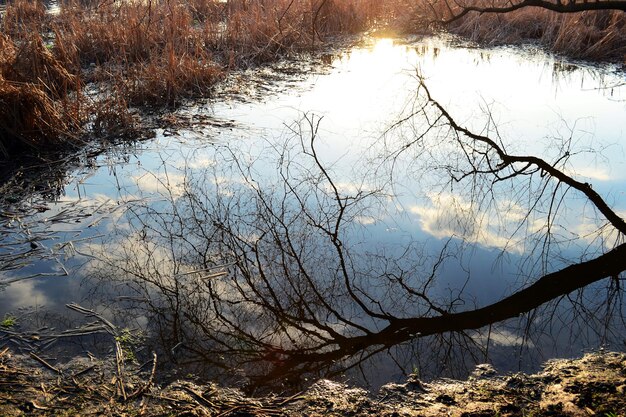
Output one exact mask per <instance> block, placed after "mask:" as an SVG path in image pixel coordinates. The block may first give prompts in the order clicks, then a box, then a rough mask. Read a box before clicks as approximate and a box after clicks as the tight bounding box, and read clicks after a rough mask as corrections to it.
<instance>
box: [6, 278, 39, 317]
mask: <svg viewBox="0 0 626 417" xmlns="http://www.w3.org/2000/svg"><path fill="white" fill-rule="evenodd" d="M11 278H12V277H11ZM36 285H37V281H35V280H25V281H19V282H15V283H13V284H11V285H9V286H7V287H5V290H4V291H5V293H4V294H3V295H2V299H3V300H4V303H5V304H4V305H3V306H2V309H3V310H5V311H16V310H17V309H19V308H24V307H34V306H38V307H41V306H43V305H47V304H50V302H49V300H48V297H47V295H46V293H45V292H44V291H42V290H41V289H38V288H36Z"/></svg>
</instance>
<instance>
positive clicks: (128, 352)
mask: <svg viewBox="0 0 626 417" xmlns="http://www.w3.org/2000/svg"><path fill="white" fill-rule="evenodd" d="M115 341H116V342H118V343H119V344H120V346H121V348H122V351H123V352H124V357H125V358H126V360H128V361H131V362H132V361H135V360H137V356H136V355H135V352H134V350H133V346H134V345H135V344H136V338H135V336H133V334H132V333H131V331H130V329H128V328H125V329H123V330H122V332H121V333H120V334H119V335H118V336H115Z"/></svg>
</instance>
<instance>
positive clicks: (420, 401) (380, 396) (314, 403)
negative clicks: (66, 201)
mask: <svg viewBox="0 0 626 417" xmlns="http://www.w3.org/2000/svg"><path fill="white" fill-rule="evenodd" d="M118 365H119V364H116V363H115V361H114V360H113V361H108V362H105V361H101V360H97V359H95V358H88V357H86V358H81V359H75V360H74V361H72V362H70V363H68V364H66V365H64V366H63V367H56V366H53V365H51V364H50V363H48V362H47V361H46V360H45V359H43V358H41V357H38V356H37V355H32V354H31V355H30V356H19V355H14V354H13V353H12V352H11V351H10V350H9V349H8V348H4V349H3V348H0V416H3V417H4V416H6V417H12V416H23V415H37V416H90V415H108V416H394V417H396V416H398V417H399V416H460V417H483V416H485V417H486V416H527V417H531V416H533V417H537V416H597V417H620V416H621V417H624V416H626V354H625V353H615V352H598V353H591V354H587V355H585V356H584V357H582V358H579V359H573V360H565V359H560V360H553V361H549V362H547V363H546V364H545V365H544V368H543V370H542V371H541V372H538V373H536V374H533V375H527V374H512V375H506V376H502V375H497V374H496V372H495V371H494V370H493V368H491V367H490V366H489V365H479V366H478V367H477V368H476V370H475V371H474V373H473V374H472V376H470V377H469V378H468V379H467V380H465V381H457V380H439V381H434V382H431V383H424V382H421V381H419V380H418V379H416V378H413V377H411V378H409V379H408V381H406V382H405V383H403V384H387V385H385V386H383V387H382V388H381V389H380V391H379V392H368V391H365V390H363V389H360V388H354V387H349V386H346V385H344V384H339V383H336V382H332V381H328V380H321V381H318V382H317V383H315V384H313V385H312V386H311V387H310V388H308V389H307V390H306V391H304V392H302V393H299V394H296V395H294V396H289V397H280V396H266V397H263V398H251V397H247V396H245V395H243V394H242V393H241V392H240V391H237V390H234V389H227V388H220V387H218V386H216V385H214V384H207V385H197V384H195V383H191V382H187V381H177V382H175V383H172V384H169V385H167V386H163V387H159V386H158V385H156V384H154V383H153V379H154V371H152V372H151V370H150V368H151V367H150V366H147V367H144V369H135V370H131V369H130V368H126V369H120V368H118ZM145 368H148V369H145Z"/></svg>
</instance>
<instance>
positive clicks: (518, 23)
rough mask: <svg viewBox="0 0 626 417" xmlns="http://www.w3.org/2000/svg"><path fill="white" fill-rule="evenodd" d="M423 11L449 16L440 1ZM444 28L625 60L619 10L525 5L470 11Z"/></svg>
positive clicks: (489, 40) (492, 40)
mask: <svg viewBox="0 0 626 417" xmlns="http://www.w3.org/2000/svg"><path fill="white" fill-rule="evenodd" d="M489 4H491V2H490V3H489ZM426 14H429V16H431V20H432V17H433V16H434V17H435V19H442V18H445V17H449V16H450V13H449V10H447V9H446V7H445V6H444V3H443V2H439V4H438V5H437V7H436V8H435V9H432V10H431V11H430V12H429V13H426ZM447 29H448V30H450V31H451V32H453V33H456V34H458V35H461V36H464V37H467V38H470V39H471V40H473V41H476V42H479V43H486V44H520V43H525V42H529V41H532V42H537V43H539V44H540V45H542V46H543V47H544V48H546V49H547V50H551V51H553V52H556V53H560V54H564V55H567V56H569V57H573V58H580V59H587V60H613V61H622V62H626V14H625V13H623V12H621V11H610V10H599V11H587V12H582V13H567V14H560V13H556V12H552V11H549V10H546V9H542V8H537V7H526V8H523V9H520V10H517V11H515V12H511V13H507V14H490V13H485V14H482V15H481V14H478V13H470V14H468V15H466V16H465V17H463V18H462V19H460V20H458V21H456V22H453V23H452V24H450V25H449V26H448V27H447Z"/></svg>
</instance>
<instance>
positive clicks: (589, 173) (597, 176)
mask: <svg viewBox="0 0 626 417" xmlns="http://www.w3.org/2000/svg"><path fill="white" fill-rule="evenodd" d="M565 173H566V174H567V175H570V176H572V177H574V178H576V177H584V178H588V179H592V180H597V181H609V180H611V179H614V178H611V176H610V175H609V173H608V172H607V170H606V169H605V168H597V167H596V168H592V167H587V168H573V169H571V170H566V171H565Z"/></svg>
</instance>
